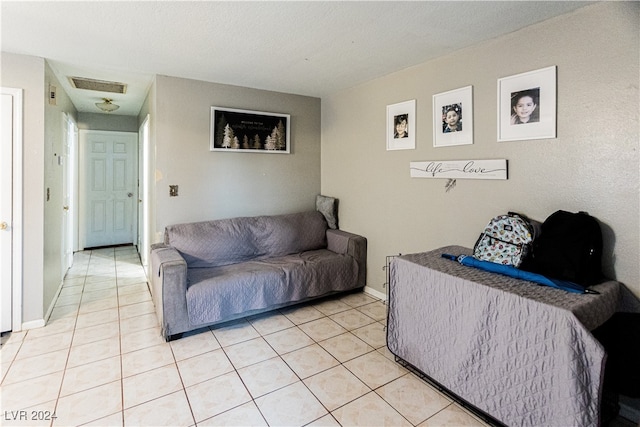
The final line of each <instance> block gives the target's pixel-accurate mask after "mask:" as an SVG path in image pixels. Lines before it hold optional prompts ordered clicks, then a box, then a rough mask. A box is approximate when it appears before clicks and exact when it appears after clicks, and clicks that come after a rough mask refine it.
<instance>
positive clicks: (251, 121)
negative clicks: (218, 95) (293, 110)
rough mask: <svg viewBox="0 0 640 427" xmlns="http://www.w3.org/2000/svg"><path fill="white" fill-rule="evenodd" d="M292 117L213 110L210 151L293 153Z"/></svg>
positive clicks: (229, 109)
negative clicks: (291, 136)
mask: <svg viewBox="0 0 640 427" xmlns="http://www.w3.org/2000/svg"><path fill="white" fill-rule="evenodd" d="M290 124H291V116H290V115H289V114H279V113H267V112H263V111H251V110H238V109H233V108H221V107H211V132H210V142H209V144H210V146H209V149H210V150H211V151H227V152H245V153H280V154H283V153H284V154H289V153H290V152H291V138H290Z"/></svg>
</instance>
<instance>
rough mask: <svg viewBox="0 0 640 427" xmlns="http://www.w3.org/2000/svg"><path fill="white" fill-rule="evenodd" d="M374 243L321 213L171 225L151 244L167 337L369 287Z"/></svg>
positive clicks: (160, 317) (154, 285)
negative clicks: (332, 225)
mask: <svg viewBox="0 0 640 427" xmlns="http://www.w3.org/2000/svg"><path fill="white" fill-rule="evenodd" d="M366 252H367V241H366V239H365V238H364V237H362V236H358V235H356V234H352V233H348V232H345V231H342V230H338V229H331V228H329V226H328V224H327V221H326V220H325V217H324V216H323V214H322V213H320V212H317V211H311V212H302V213H296V214H288V215H274V216H257V217H243V218H231V219H222V220H215V221H204V222H194V223H188V224H177V225H171V226H168V227H166V229H165V236H164V243H162V244H155V245H152V248H151V270H150V275H151V293H152V296H153V302H154V304H155V308H156V313H157V315H158V320H159V323H160V326H161V328H162V335H163V337H164V338H165V339H166V340H167V341H169V340H171V339H174V338H179V337H180V336H181V334H182V333H183V332H187V331H190V330H194V329H198V328H201V327H203V326H209V325H213V324H216V323H221V322H225V321H228V320H233V319H236V318H239V317H244V316H248V315H251V314H257V313H261V312H265V311H269V310H273V309H276V308H280V307H284V306H287V305H291V304H295V303H299V302H302V301H306V300H309V299H312V298H317V297H321V296H324V295H329V294H331V293H335V292H342V291H348V290H352V289H357V288H363V287H364V286H365V280H366Z"/></svg>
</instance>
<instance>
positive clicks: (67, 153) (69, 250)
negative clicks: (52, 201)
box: [61, 113, 78, 272]
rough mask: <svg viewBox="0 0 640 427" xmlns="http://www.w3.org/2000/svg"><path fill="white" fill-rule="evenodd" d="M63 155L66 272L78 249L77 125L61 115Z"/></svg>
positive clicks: (70, 117)
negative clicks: (76, 225)
mask: <svg viewBox="0 0 640 427" xmlns="http://www.w3.org/2000/svg"><path fill="white" fill-rule="evenodd" d="M63 129H64V140H65V143H64V153H63V155H62V156H61V160H62V162H63V174H62V191H63V199H64V200H63V203H64V205H63V207H62V209H63V214H62V252H61V253H62V271H63V272H66V271H67V270H68V269H69V268H71V265H72V264H73V252H74V250H75V249H76V248H77V247H78V245H77V233H76V229H77V227H75V226H74V225H75V224H77V223H78V221H77V218H78V209H77V199H78V197H77V190H76V188H77V182H78V180H77V179H76V174H77V170H78V168H77V161H78V160H77V155H78V125H77V124H76V122H75V120H74V119H73V117H72V116H71V115H69V114H66V113H63Z"/></svg>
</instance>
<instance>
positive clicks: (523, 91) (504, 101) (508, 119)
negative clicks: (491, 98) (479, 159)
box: [498, 65, 557, 141]
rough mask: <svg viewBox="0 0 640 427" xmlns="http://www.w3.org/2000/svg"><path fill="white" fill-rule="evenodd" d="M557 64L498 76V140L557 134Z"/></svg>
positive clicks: (552, 136) (535, 137)
mask: <svg viewBox="0 0 640 427" xmlns="http://www.w3.org/2000/svg"><path fill="white" fill-rule="evenodd" d="M556 90H557V88H556V66H555V65H554V66H551V67H546V68H541V69H539V70H534V71H529V72H526V73H521V74H516V75H513V76H509V77H503V78H500V79H498V141H520V140H526V139H550V138H556V109H557V104H556V103H557V100H556Z"/></svg>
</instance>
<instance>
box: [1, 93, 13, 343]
mask: <svg viewBox="0 0 640 427" xmlns="http://www.w3.org/2000/svg"><path fill="white" fill-rule="evenodd" d="M0 112H1V114H2V122H1V123H0V125H1V126H0V132H2V136H1V139H2V142H1V144H2V146H1V147H0V150H1V151H0V283H1V287H2V294H1V297H2V306H1V307H0V323H1V326H2V330H1V332H6V331H10V330H11V318H12V310H11V306H12V295H13V292H12V286H13V281H12V270H13V269H12V261H13V242H12V237H13V232H12V225H13V221H12V219H13V191H12V186H13V97H12V96H11V95H7V94H4V93H3V94H2V103H1V104H0Z"/></svg>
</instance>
